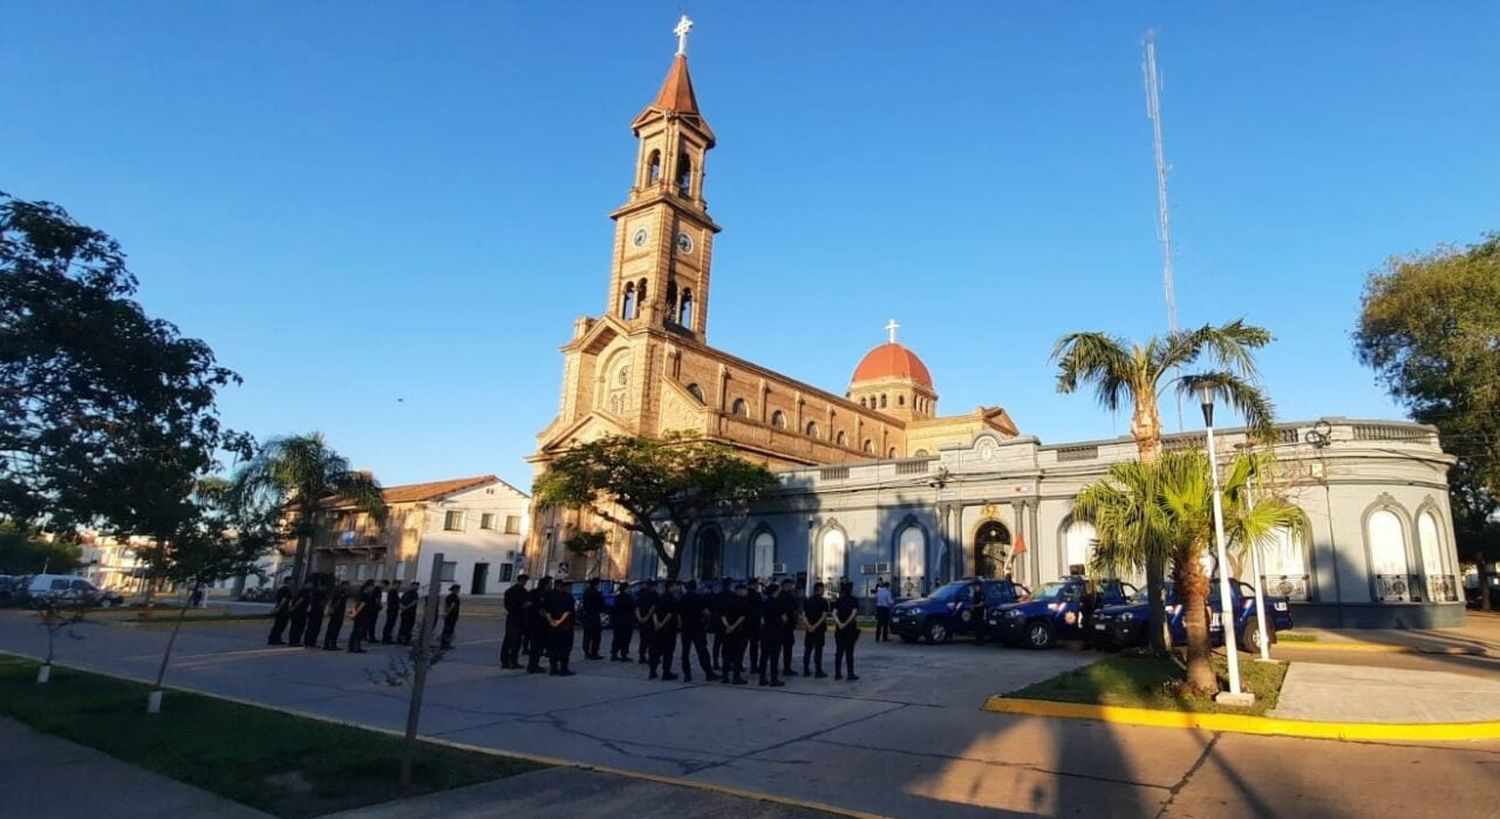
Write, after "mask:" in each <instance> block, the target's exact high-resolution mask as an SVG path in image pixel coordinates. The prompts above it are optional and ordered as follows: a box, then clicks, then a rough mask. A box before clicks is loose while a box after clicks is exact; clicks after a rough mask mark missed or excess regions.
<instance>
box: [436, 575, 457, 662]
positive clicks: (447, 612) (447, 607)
mask: <svg viewBox="0 0 1500 819" xmlns="http://www.w3.org/2000/svg"><path fill="white" fill-rule="evenodd" d="M457 627H458V584H457V583H455V584H453V585H452V586H449V587H448V596H447V597H445V598H443V638H442V642H440V643H439V644H438V645H440V646H442V647H443V650H444V651H446V650H448V649H450V648H453V630H454V629H455V628H457Z"/></svg>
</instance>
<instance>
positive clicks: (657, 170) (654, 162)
mask: <svg viewBox="0 0 1500 819" xmlns="http://www.w3.org/2000/svg"><path fill="white" fill-rule="evenodd" d="M646 168H647V171H646V181H647V182H648V183H649V184H652V185H655V184H656V183H657V182H659V181H661V151H652V152H651V159H650V160H649V161H647V163H646Z"/></svg>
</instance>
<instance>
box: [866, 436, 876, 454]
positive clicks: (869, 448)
mask: <svg viewBox="0 0 1500 819" xmlns="http://www.w3.org/2000/svg"><path fill="white" fill-rule="evenodd" d="M864 450H865V454H867V455H874V454H875V442H874V441H873V440H871V439H869V438H866V439H865V446H864Z"/></svg>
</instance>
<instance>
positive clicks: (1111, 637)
mask: <svg viewBox="0 0 1500 819" xmlns="http://www.w3.org/2000/svg"><path fill="white" fill-rule="evenodd" d="M1164 591H1165V592H1166V601H1167V629H1168V632H1169V633H1170V634H1171V635H1172V645H1183V644H1185V643H1186V642H1187V628H1186V627H1185V626H1184V625H1183V621H1182V614H1183V608H1182V605H1181V604H1180V603H1178V601H1177V591H1176V588H1175V586H1174V585H1173V584H1172V583H1171V582H1170V581H1168V582H1167V583H1166V584H1165V588H1164ZM1229 594H1230V600H1231V602H1230V608H1231V610H1232V611H1234V612H1235V613H1236V615H1235V623H1234V627H1235V640H1236V644H1237V645H1238V646H1239V647H1240V648H1241V649H1243V650H1245V651H1260V626H1259V621H1258V620H1257V619H1256V614H1255V587H1254V586H1251V585H1250V584H1248V583H1242V582H1240V581H1238V580H1231V581H1229ZM1265 604H1266V612H1267V614H1268V615H1269V617H1270V622H1268V623H1267V624H1266V636H1267V637H1268V638H1269V639H1270V640H1271V642H1273V643H1274V642H1276V632H1278V631H1290V630H1291V628H1292V609H1291V604H1290V602H1289V601H1288V600H1287V598H1286V597H1282V596H1278V595H1270V594H1268V595H1266V596H1265ZM1208 609H1209V618H1208V636H1209V642H1210V643H1212V644H1213V645H1222V644H1223V642H1224V629H1223V626H1222V624H1221V622H1220V616H1219V581H1218V580H1210V581H1209V594H1208ZM1150 622H1151V598H1150V596H1149V592H1147V590H1145V589H1141V590H1140V591H1139V592H1137V593H1136V595H1135V597H1134V598H1133V599H1132V600H1131V601H1130V602H1128V603H1123V604H1120V605H1115V606H1106V607H1104V608H1102V609H1100V610H1099V613H1098V614H1097V615H1096V616H1095V617H1094V625H1093V630H1094V645H1095V646H1096V647H1098V648H1101V649H1103V648H1131V647H1134V646H1143V645H1145V644H1146V643H1147V642H1148V639H1147V635H1146V626H1147V624H1149V623H1150Z"/></svg>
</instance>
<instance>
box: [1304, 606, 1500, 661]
mask: <svg viewBox="0 0 1500 819" xmlns="http://www.w3.org/2000/svg"><path fill="white" fill-rule="evenodd" d="M1466 619H1467V622H1466V623H1465V624H1464V625H1463V626H1461V627H1459V628H1438V629H1337V630H1335V629H1320V628H1299V629H1297V630H1296V631H1295V632H1293V633H1295V634H1309V635H1312V636H1314V637H1316V638H1317V639H1316V640H1314V641H1313V642H1311V643H1301V642H1292V641H1285V642H1282V643H1280V644H1278V646H1277V648H1278V649H1291V650H1292V651H1296V650H1297V649H1308V650H1314V649H1317V648H1320V647H1324V648H1326V647H1328V646H1334V647H1337V648H1351V649H1353V648H1368V649H1372V650H1382V649H1385V650H1415V651H1419V652H1424V653H1434V654H1467V655H1475V656H1487V657H1497V658H1500V612H1481V611H1470V612H1468V617H1467V618H1466ZM1293 657H1294V658H1295V655H1293Z"/></svg>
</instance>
